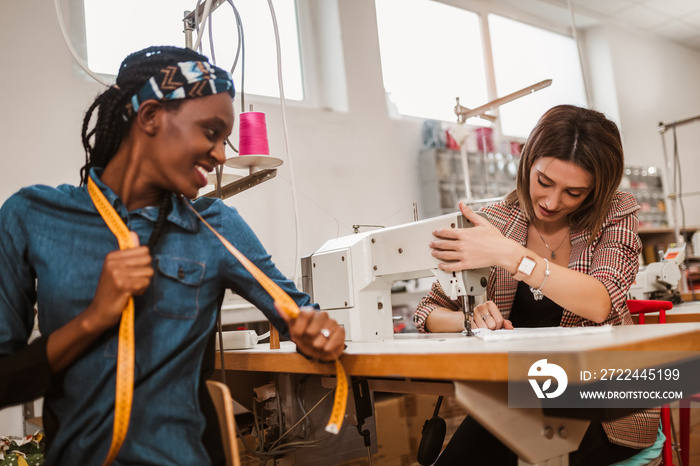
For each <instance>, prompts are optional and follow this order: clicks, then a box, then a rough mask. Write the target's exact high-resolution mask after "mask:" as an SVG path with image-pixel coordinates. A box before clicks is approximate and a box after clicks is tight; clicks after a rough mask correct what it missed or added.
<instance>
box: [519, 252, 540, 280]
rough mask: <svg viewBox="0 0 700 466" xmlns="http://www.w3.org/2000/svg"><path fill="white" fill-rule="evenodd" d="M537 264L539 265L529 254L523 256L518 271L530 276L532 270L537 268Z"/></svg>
mask: <svg viewBox="0 0 700 466" xmlns="http://www.w3.org/2000/svg"><path fill="white" fill-rule="evenodd" d="M535 265H537V262H535V261H534V260H533V259H530V258H529V257H527V256H526V257H523V259H522V260H521V261H520V265H519V266H518V272H520V273H522V274H525V275H527V276H530V275H532V271H533V270H535Z"/></svg>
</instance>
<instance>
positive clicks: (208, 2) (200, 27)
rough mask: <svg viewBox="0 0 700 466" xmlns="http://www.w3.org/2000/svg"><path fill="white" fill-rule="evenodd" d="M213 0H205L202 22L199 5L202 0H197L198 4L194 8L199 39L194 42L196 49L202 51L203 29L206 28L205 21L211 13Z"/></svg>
mask: <svg viewBox="0 0 700 466" xmlns="http://www.w3.org/2000/svg"><path fill="white" fill-rule="evenodd" d="M212 1H213V0H204V11H203V12H202V22H201V24H200V23H199V15H198V13H199V5H200V3H201V0H197V6H196V7H195V9H194V24H195V25H196V26H197V40H196V42H195V43H194V47H193V49H194V50H197V51H198V52H199V53H202V31H203V30H204V23H205V22H206V20H207V19H208V18H209V15H210V14H211V2H212Z"/></svg>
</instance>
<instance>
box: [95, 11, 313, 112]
mask: <svg viewBox="0 0 700 466" xmlns="http://www.w3.org/2000/svg"><path fill="white" fill-rule="evenodd" d="M203 3H204V2H202V4H203ZM196 4H197V1H196V0H119V1H118V2H117V1H105V0H84V8H85V31H86V43H87V60H88V65H89V66H90V69H92V70H93V71H95V72H97V73H103V74H111V75H114V74H116V73H117V71H118V70H119V64H120V63H121V60H123V59H124V57H126V56H127V55H128V54H129V53H131V52H133V51H136V50H140V49H143V48H145V47H148V46H150V45H176V46H181V47H184V45H185V34H184V33H183V32H182V31H183V22H182V18H183V17H184V11H185V10H194V8H195V6H196ZM273 4H274V7H275V15H276V17H277V24H278V27H279V34H280V43H281V44H282V47H281V53H282V71H283V73H284V92H285V97H286V98H288V99H292V100H302V99H303V98H304V92H303V82H302V71H301V55H300V51H299V50H300V47H299V31H298V24H297V15H296V2H295V0H274V1H273ZM235 5H236V8H237V9H238V12H239V13H240V16H241V21H242V23H243V29H244V44H245V83H244V85H245V92H246V94H256V95H263V96H270V97H279V86H278V83H277V52H276V48H275V37H274V30H273V27H272V19H271V16H270V11H269V9H268V5H267V2H265V1H259V0H237V1H236V2H235ZM212 16H213V19H212V23H213V28H212V30H213V37H214V56H215V57H214V58H215V59H216V63H217V65H218V66H220V67H222V68H224V69H228V70H230V69H231V67H232V66H233V61H234V58H235V55H236V48H237V44H238V34H237V32H236V31H237V28H236V20H235V16H234V14H233V9H232V8H231V6H230V5H229V4H228V3H227V2H225V3H224V4H222V5H221V6H220V7H219V8H218V9H217V10H216V12H215V13H214V14H213V15H212ZM193 40H196V37H195V38H194V39H193ZM202 51H203V53H204V54H205V55H207V56H209V57H212V53H211V50H210V47H209V33H208V30H206V29H205V31H204V33H203V38H202ZM241 70H242V67H241V59H240V58H239V60H238V63H237V66H236V70H235V71H234V75H233V78H234V82H235V84H236V89H237V91H238V92H240V87H241Z"/></svg>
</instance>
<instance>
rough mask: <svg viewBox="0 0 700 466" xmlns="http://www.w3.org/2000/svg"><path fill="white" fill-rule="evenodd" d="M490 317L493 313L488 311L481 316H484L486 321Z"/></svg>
mask: <svg viewBox="0 0 700 466" xmlns="http://www.w3.org/2000/svg"><path fill="white" fill-rule="evenodd" d="M489 317H491V313H490V312H487V313H486V314H484V315H483V316H481V318H482V319H483V320H484V321H486V319H488V318H489Z"/></svg>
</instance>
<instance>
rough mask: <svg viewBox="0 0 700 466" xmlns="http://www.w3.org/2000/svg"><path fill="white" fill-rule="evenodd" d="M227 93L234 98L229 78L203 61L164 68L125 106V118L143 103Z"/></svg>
mask: <svg viewBox="0 0 700 466" xmlns="http://www.w3.org/2000/svg"><path fill="white" fill-rule="evenodd" d="M220 92H228V93H229V94H231V98H233V97H234V96H235V95H236V91H235V89H234V88H233V80H232V79H231V75H230V74H229V73H228V72H227V71H226V70H222V69H221V68H218V67H216V66H213V65H211V64H209V63H207V62H205V61H186V62H180V63H178V64H177V65H170V66H166V67H165V68H163V69H162V70H160V71H159V72H158V73H157V74H156V75H155V76H152V77H151V78H150V79H149V80H148V81H147V82H146V84H144V85H143V87H142V88H141V89H140V90H139V91H138V92H137V93H136V94H134V95H133V96H132V97H131V99H130V101H129V103H128V104H127V105H126V110H127V114H128V116H132V115H133V114H135V113H136V112H138V111H139V107H140V106H141V104H142V103H143V102H145V101H146V100H158V101H165V100H177V99H190V98H194V97H204V96H207V95H212V94H218V93H220Z"/></svg>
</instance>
